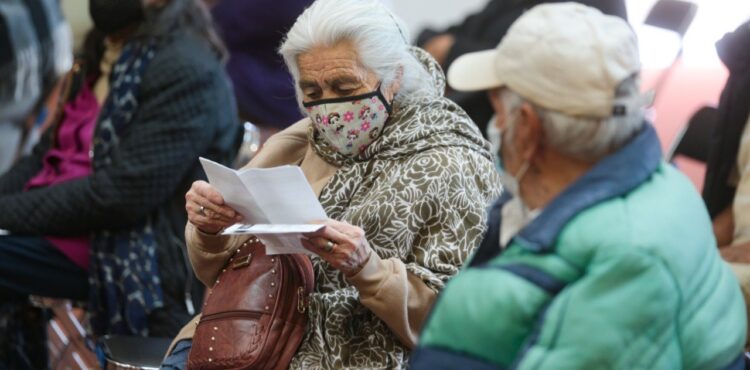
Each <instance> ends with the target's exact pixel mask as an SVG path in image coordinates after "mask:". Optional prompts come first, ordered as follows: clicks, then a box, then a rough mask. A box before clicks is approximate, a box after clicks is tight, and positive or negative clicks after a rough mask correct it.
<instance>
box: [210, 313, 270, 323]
mask: <svg viewBox="0 0 750 370" xmlns="http://www.w3.org/2000/svg"><path fill="white" fill-rule="evenodd" d="M262 315H263V314H262V313H260V312H257V311H228V312H220V313H215V314H212V315H208V316H203V317H201V321H200V322H208V321H215V320H222V319H247V318H252V319H259V318H260V317H261V316H262Z"/></svg>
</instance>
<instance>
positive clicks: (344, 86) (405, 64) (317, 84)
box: [164, 0, 500, 369]
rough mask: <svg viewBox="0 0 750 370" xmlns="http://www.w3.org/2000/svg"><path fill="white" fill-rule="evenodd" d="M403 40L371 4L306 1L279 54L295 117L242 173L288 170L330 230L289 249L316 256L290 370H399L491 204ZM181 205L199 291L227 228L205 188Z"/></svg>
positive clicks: (484, 178)
mask: <svg viewBox="0 0 750 370" xmlns="http://www.w3.org/2000/svg"><path fill="white" fill-rule="evenodd" d="M407 40H408V35H407V33H406V30H405V28H404V27H403V25H402V23H401V22H400V21H399V20H398V19H397V18H396V17H394V16H393V15H392V14H391V13H390V12H389V10H388V9H387V8H385V7H384V6H383V5H382V4H381V3H380V2H378V1H375V0H318V1H317V2H315V3H314V4H313V5H312V6H311V7H310V8H308V9H307V10H306V11H305V12H304V13H303V14H302V15H301V16H300V17H299V18H298V20H297V22H296V23H295V25H294V26H293V27H292V29H291V30H290V31H289V33H288V35H287V37H286V40H285V41H284V43H283V45H282V46H281V49H280V52H281V54H282V55H283V57H284V59H285V61H286V63H287V65H288V67H289V70H290V71H291V73H292V75H293V77H294V81H295V84H296V87H297V94H298V100H299V103H300V105H301V106H302V107H304V108H303V110H304V112H305V113H306V115H307V116H308V118H306V119H304V120H302V121H301V122H299V123H297V124H295V125H293V126H292V127H291V128H289V129H287V130H285V131H283V132H281V133H280V134H278V135H276V136H274V137H272V138H271V139H270V140H269V141H268V142H267V144H266V145H265V147H264V148H263V149H262V150H261V152H260V153H259V155H258V156H257V157H256V158H255V159H254V160H253V161H252V162H251V163H250V164H249V166H254V167H270V166H277V165H282V164H298V165H299V166H300V167H301V168H302V170H303V172H304V173H305V175H306V177H307V179H308V181H309V182H310V184H311V186H312V188H313V190H314V192H315V193H316V194H317V195H318V197H319V200H320V202H321V204H322V206H323V208H324V209H325V211H326V213H327V215H328V216H329V217H330V218H331V220H328V221H325V225H326V227H325V228H324V229H323V230H322V231H320V232H318V233H316V234H313V235H309V238H308V239H304V240H302V241H301V243H302V245H303V246H304V247H305V248H307V249H309V250H310V251H312V252H313V253H314V254H315V255H316V256H314V257H312V263H313V267H314V271H315V288H314V291H313V293H312V294H311V295H310V297H309V306H308V310H307V317H308V324H307V330H306V334H305V336H304V339H303V340H302V343H301V345H300V347H299V349H298V350H297V352H296V355H295V356H294V358H293V359H292V361H291V364H290V368H292V369H309V368H316V369H344V368H346V369H401V368H405V366H406V363H407V361H408V357H409V352H410V349H411V348H412V347H413V346H414V345H415V343H416V341H417V335H418V333H419V331H420V330H421V327H422V323H423V322H424V320H425V318H426V314H427V312H428V310H429V308H430V307H431V306H432V303H433V301H434V299H435V297H436V295H437V292H438V291H439V290H440V289H441V288H442V287H443V285H444V284H445V282H446V281H447V280H448V279H449V278H451V277H452V276H453V275H454V274H455V273H456V272H457V271H458V269H459V268H460V267H461V265H462V264H463V263H464V261H466V259H467V257H468V256H469V255H470V253H471V252H472V251H473V249H474V248H475V247H476V245H477V244H478V242H479V240H480V238H481V236H482V234H483V232H484V218H485V209H486V207H487V205H488V204H489V203H490V202H491V201H492V199H494V198H495V197H496V196H497V195H498V194H499V191H500V185H499V178H498V177H497V173H496V171H495V170H494V165H493V163H492V160H491V158H492V156H491V153H490V150H489V144H488V143H487V142H486V141H485V140H484V139H483V138H482V137H481V135H480V133H479V132H478V130H477V129H476V127H475V126H474V125H473V123H472V122H471V121H470V119H469V118H468V117H467V115H466V114H465V113H464V112H463V111H462V110H461V109H460V108H459V107H458V106H456V105H455V104H454V103H452V102H450V101H449V100H447V99H445V98H444V97H443V96H442V93H443V91H444V87H445V86H444V83H445V82H444V76H443V73H442V71H441V69H440V68H439V66H438V65H437V63H436V62H435V61H434V60H433V59H432V58H431V57H429V56H428V55H427V54H426V53H425V52H424V51H423V50H421V49H418V48H414V47H411V46H410V45H409V44H408V42H407ZM186 197H187V199H188V203H187V210H188V214H189V218H190V223H189V224H188V225H187V229H186V233H187V239H188V250H189V252H190V256H191V260H192V263H193V266H194V268H195V271H196V273H197V275H198V277H199V278H200V279H201V280H202V281H203V282H204V283H205V284H206V285H207V286H212V285H213V283H214V281H215V279H216V276H217V274H218V270H219V269H221V266H222V265H223V264H224V263H225V262H226V260H227V259H228V258H229V255H230V252H229V251H232V250H234V249H236V247H237V245H235V244H233V241H232V239H230V238H228V237H224V236H216V235H214V234H216V233H218V232H219V231H220V230H222V228H224V227H227V226H228V225H231V224H232V223H234V222H236V221H237V220H238V218H237V217H238V216H237V213H236V212H235V211H234V210H233V209H231V208H230V207H229V206H226V205H224V204H223V199H222V198H221V196H220V195H219V194H218V193H217V192H216V190H214V189H213V188H212V187H211V186H210V185H209V184H207V183H205V182H196V183H195V184H194V185H193V187H192V189H191V190H190V192H189V193H188V194H187V196H186ZM201 209H202V210H204V212H200V211H201ZM206 213H207V214H208V216H206ZM328 241H333V242H335V246H334V247H333V248H331V246H330V243H329V242H328ZM192 327H194V326H192V325H189V326H188V327H187V328H188V329H187V330H186V333H183V336H181V337H189V335H190V333H189V331H190V329H192ZM190 346H191V343H190V341H186V340H183V341H180V342H177V344H176V346H175V349H174V350H173V352H172V354H171V355H170V356H169V357H168V358H167V359H166V361H165V364H164V368H182V366H184V362H185V357H186V355H187V352H188V351H189V348H190Z"/></svg>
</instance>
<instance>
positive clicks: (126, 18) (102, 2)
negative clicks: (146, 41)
mask: <svg viewBox="0 0 750 370" xmlns="http://www.w3.org/2000/svg"><path fill="white" fill-rule="evenodd" d="M156 1H159V0H89V14H91V19H92V20H93V21H94V26H95V27H96V28H97V29H99V30H100V31H102V32H104V33H105V34H107V35H113V34H117V33H118V32H121V31H124V30H127V29H129V28H131V27H133V26H135V25H137V24H138V23H140V22H141V21H142V20H143V18H144V6H145V5H146V4H150V3H153V2H156Z"/></svg>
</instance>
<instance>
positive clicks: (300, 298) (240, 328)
mask: <svg viewBox="0 0 750 370" xmlns="http://www.w3.org/2000/svg"><path fill="white" fill-rule="evenodd" d="M313 285H314V274H313V267H312V263H310V259H309V258H308V257H307V256H305V255H301V254H285V255H273V256H268V255H266V248H265V246H264V245H263V244H262V243H261V242H260V241H259V240H258V239H257V238H256V237H251V238H250V239H248V240H247V242H245V243H244V244H242V246H241V247H240V248H239V249H237V251H236V252H235V254H234V255H233V256H232V258H230V259H229V261H228V263H227V265H226V266H224V269H222V271H221V273H220V274H219V277H218V278H217V279H216V283H215V284H214V286H213V288H212V289H211V290H210V291H209V292H208V298H207V299H206V303H205V305H204V307H203V314H202V317H201V319H200V322H199V323H198V326H197V327H196V330H195V336H194V337H193V347H192V349H191V350H190V355H189V357H188V367H187V368H188V369H190V370H193V369H195V370H210V369H259V370H260V369H278V370H281V369H286V368H288V367H289V362H290V361H291V360H292V357H294V354H295V353H296V352H297V348H298V347H299V345H300V343H301V342H302V337H303V336H304V334H305V325H306V324H307V316H306V315H305V310H306V302H307V296H308V294H310V292H312V290H313Z"/></svg>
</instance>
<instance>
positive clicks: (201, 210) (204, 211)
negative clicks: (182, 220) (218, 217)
mask: <svg viewBox="0 0 750 370" xmlns="http://www.w3.org/2000/svg"><path fill="white" fill-rule="evenodd" d="M198 213H200V214H201V216H204V217H205V216H206V207H204V206H201V208H200V209H199V210H198Z"/></svg>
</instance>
